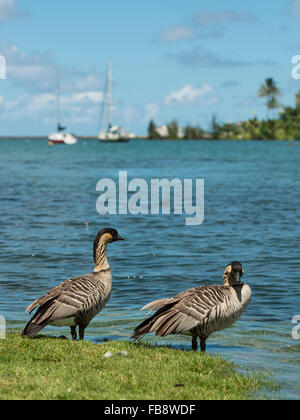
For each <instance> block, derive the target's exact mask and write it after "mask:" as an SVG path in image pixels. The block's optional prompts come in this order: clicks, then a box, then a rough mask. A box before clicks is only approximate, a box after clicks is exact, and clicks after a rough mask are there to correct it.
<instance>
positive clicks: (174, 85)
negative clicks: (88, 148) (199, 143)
mask: <svg viewBox="0 0 300 420" xmlns="http://www.w3.org/2000/svg"><path fill="white" fill-rule="evenodd" d="M299 20H300V0H291V1H290V0H276V2H274V1H271V0H260V1H258V0H252V1H251V2H250V1H248V2H241V1H237V0H227V1H226V2H225V1H221V0H210V1H209V2H208V1H206V2H204V1H199V0H197V1H196V0H187V1H186V2H183V1H182V0H180V1H178V0H172V1H171V0H164V1H161V0H160V1H158V0H152V1H151V2H145V1H136V0H128V1H126V2H125V1H124V0H123V1H121V0H110V1H109V2H104V1H101V0H85V1H84V2H83V1H81V0H73V1H71V0H60V1H58V0H51V1H49V0H43V1H41V0H0V54H1V55H3V56H4V57H5V59H6V62H7V78H6V80H0V136H3V135H39V134H49V133H50V132H51V131H53V130H54V129H55V126H56V113H55V72H56V66H57V65H59V66H60V69H61V85H62V92H61V95H62V120H63V121H62V122H63V124H65V125H67V127H68V129H69V130H70V131H72V132H75V133H76V134H78V135H84V134H86V135H95V134H96V133H97V128H98V122H99V121H98V120H99V114H100V107H101V100H102V97H103V95H102V91H103V85H104V78H105V72H106V67H107V63H108V60H109V59H111V60H112V63H113V103H114V110H113V122H114V123H116V124H121V125H122V126H123V127H124V128H128V129H131V130H132V131H134V132H137V133H140V134H145V133H146V128H147V125H148V122H149V119H150V118H153V119H154V120H155V121H156V123H157V124H163V123H165V122H168V121H170V120H171V119H173V118H176V119H177V120H178V121H179V123H180V124H181V125H185V124H194V125H196V124H197V125H200V126H202V127H203V128H208V127H209V124H210V121H211V116H212V114H213V113H215V114H216V115H217V118H218V120H219V121H222V122H225V121H238V120H243V119H247V118H249V117H251V116H253V115H256V116H258V117H259V118H264V117H265V115H266V111H265V106H264V100H263V99H259V98H257V90H258V87H259V85H260V84H261V83H262V82H263V81H264V79H265V78H267V77H273V78H274V79H275V80H276V81H277V82H278V85H279V87H280V89H281V91H282V96H281V98H280V101H281V102H282V103H283V104H285V105H294V95H295V93H296V91H298V90H300V81H299V80H298V81H297V80H293V79H292V78H291V69H292V64H291V59H292V56H294V55H296V54H300V36H299V32H300V31H299Z"/></svg>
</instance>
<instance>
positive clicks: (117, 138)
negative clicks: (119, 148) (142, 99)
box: [97, 62, 135, 143]
mask: <svg viewBox="0 0 300 420" xmlns="http://www.w3.org/2000/svg"><path fill="white" fill-rule="evenodd" d="M111 80H112V64H111V62H109V64H108V70H107V80H106V83H105V89H104V100H103V102H102V107H101V114H100V124H99V133H98V136H97V137H98V139H99V141H101V142H110V143H115V142H128V141H129V139H131V138H134V137H135V135H134V134H133V133H131V132H130V131H125V130H123V128H122V127H119V126H117V125H112V118H111V115H112V95H111ZM105 111H106V126H107V129H106V130H101V126H102V122H103V119H104V114H105Z"/></svg>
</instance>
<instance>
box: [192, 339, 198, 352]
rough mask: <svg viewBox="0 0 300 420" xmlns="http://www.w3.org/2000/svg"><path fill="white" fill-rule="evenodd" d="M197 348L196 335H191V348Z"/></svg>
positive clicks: (194, 349) (195, 349)
mask: <svg viewBox="0 0 300 420" xmlns="http://www.w3.org/2000/svg"><path fill="white" fill-rule="evenodd" d="M197 349H198V343H197V337H193V339H192V350H193V351H197Z"/></svg>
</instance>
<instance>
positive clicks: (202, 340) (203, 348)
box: [200, 337, 207, 352]
mask: <svg viewBox="0 0 300 420" xmlns="http://www.w3.org/2000/svg"><path fill="white" fill-rule="evenodd" d="M206 339H207V337H200V348H201V351H202V352H205V351H206Z"/></svg>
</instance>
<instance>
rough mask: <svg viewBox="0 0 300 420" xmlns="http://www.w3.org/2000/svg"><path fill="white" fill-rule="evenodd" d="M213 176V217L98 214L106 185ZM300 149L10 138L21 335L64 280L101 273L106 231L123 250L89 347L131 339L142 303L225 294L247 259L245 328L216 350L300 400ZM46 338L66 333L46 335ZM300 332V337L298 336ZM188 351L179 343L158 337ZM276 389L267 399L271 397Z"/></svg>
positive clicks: (213, 343)
mask: <svg viewBox="0 0 300 420" xmlns="http://www.w3.org/2000/svg"><path fill="white" fill-rule="evenodd" d="M120 170H126V171H127V172H128V179H129V180H131V179H133V178H142V179H145V180H146V181H147V182H150V179H152V178H168V179H170V180H171V179H173V178H180V179H182V180H183V179H190V178H192V179H195V178H198V179H204V180H205V219H204V222H203V224H201V225H199V226H186V225H185V217H186V215H174V214H173V215H155V216H154V215H131V214H128V215H105V216H100V215H99V214H98V213H97V211H96V200H97V198H98V197H99V192H97V191H96V184H97V182H98V180H100V179H102V178H112V179H115V180H117V179H118V174H119V171H120ZM299 179H300V143H298V142H262V141H261V142H259V141H252V142H251V141H236V142H234V141H228V142H227V141H222V142H217V141H198V142H197V141H165V142H162V141H151V142H150V141H142V140H136V141H131V142H129V143H127V144H122V143H119V144H107V143H105V144H100V143H98V142H96V141H83V140H81V141H80V142H79V143H78V144H77V145H75V146H55V147H49V146H48V145H47V141H43V140H40V141H37V140H32V141H29V140H28V141H0V315H2V316H5V318H6V320H7V326H8V329H9V330H20V329H21V328H22V327H24V325H25V323H26V322H27V321H28V319H29V316H28V315H26V314H25V312H24V310H25V308H26V306H27V305H28V304H30V303H31V302H32V301H33V300H34V299H35V298H37V297H39V296H41V295H42V294H44V293H45V292H47V291H48V290H49V289H50V288H52V287H54V286H55V285H57V284H58V283H60V282H61V281H63V280H65V279H67V278H69V277H72V276H75V275H81V274H85V273H88V272H90V271H92V268H93V260H92V245H93V239H94V236H95V234H96V233H97V232H98V230H99V229H101V228H103V227H106V226H111V227H115V228H117V229H118V231H119V233H120V235H121V236H123V237H125V238H126V241H124V242H119V243H114V244H111V245H110V246H109V249H108V258H109V262H110V265H111V268H112V272H113V292H112V295H111V298H110V300H109V302H108V304H107V306H106V307H105V308H104V310H103V311H102V312H101V313H100V314H99V315H98V316H97V317H96V318H95V319H94V320H93V321H92V322H91V324H90V326H89V328H88V329H87V330H86V338H87V339H89V340H92V341H95V342H99V343H100V342H101V341H102V340H103V339H104V338H109V339H111V338H113V339H129V336H130V334H131V333H132V330H133V329H134V327H135V326H136V325H137V324H138V323H139V322H140V321H141V320H142V319H143V318H144V316H145V315H146V314H144V313H143V312H140V311H139V309H140V307H142V306H144V305H145V304H146V303H148V302H149V301H151V300H154V299H158V298H163V297H169V296H172V295H175V294H177V293H179V292H181V291H183V290H185V289H188V288H190V287H194V286H200V285H204V284H219V283H221V282H222V274H223V271H224V267H225V265H227V264H228V263H230V262H231V261H232V260H239V261H241V262H242V263H243V267H244V270H245V275H244V277H243V279H244V281H245V282H247V283H248V284H249V285H250V286H251V288H252V291H253V297H252V300H251V303H250V305H249V306H248V308H247V310H246V311H245V312H244V314H243V315H242V317H241V318H240V320H239V321H238V322H236V324H235V325H234V326H233V327H231V328H229V329H227V330H225V331H222V332H219V333H215V334H214V335H212V336H211V337H210V338H209V339H208V341H207V351H208V353H212V354H220V355H221V356H222V357H224V358H226V359H227V360H230V361H233V362H234V363H235V364H236V366H237V367H238V369H240V370H242V371H245V370H247V371H250V372H252V371H263V372H264V373H266V374H267V375H269V374H270V375H272V377H273V380H274V381H275V382H276V383H278V384H279V386H280V389H279V390H276V391H273V392H272V393H271V394H267V396H269V397H271V398H288V399H299V397H300V340H295V339H293V337H292V329H293V328H294V327H297V326H296V325H293V324H292V318H293V317H294V316H297V315H300V307H299V306H300V305H299V302H300V276H299V274H300V255H299V248H300V247H299V245H300V244H299V236H300V229H299V220H300V195H299ZM43 333H46V334H59V335H61V334H64V335H66V336H69V329H68V328H65V329H64V328H62V329H57V328H56V329H55V328H51V327H48V328H46V329H45V330H44V331H43ZM298 333H299V334H300V329H299V330H298ZM151 340H152V341H155V342H157V343H159V344H166V343H167V344H170V345H172V346H175V347H184V348H190V345H191V343H190V339H189V338H185V337H180V336H173V337H168V338H166V339H159V338H154V337H153V338H151ZM266 392H267V391H266Z"/></svg>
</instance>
